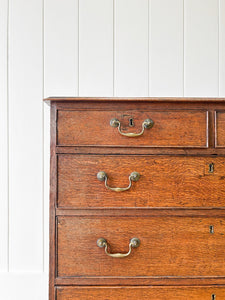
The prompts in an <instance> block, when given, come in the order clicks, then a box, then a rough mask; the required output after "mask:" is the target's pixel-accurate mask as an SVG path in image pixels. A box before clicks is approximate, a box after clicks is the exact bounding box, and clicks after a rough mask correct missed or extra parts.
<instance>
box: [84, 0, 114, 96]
mask: <svg viewBox="0 0 225 300" xmlns="http://www.w3.org/2000/svg"><path fill="white" fill-rule="evenodd" d="M79 12H80V13H79V83H80V88H79V91H80V96H113V0H95V1H93V0H81V1H80V4H79Z"/></svg>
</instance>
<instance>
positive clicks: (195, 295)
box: [57, 286, 225, 300]
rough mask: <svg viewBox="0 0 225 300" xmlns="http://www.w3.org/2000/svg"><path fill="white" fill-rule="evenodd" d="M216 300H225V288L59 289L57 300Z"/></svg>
mask: <svg viewBox="0 0 225 300" xmlns="http://www.w3.org/2000/svg"><path fill="white" fill-rule="evenodd" d="M212 295H215V296H216V298H215V299H216V300H223V299H224V298H225V287H212V286H211V287H182V286H181V287H124V286H123V287H110V288H109V287H107V288H106V287H85V288H82V287H78V288H74V287H68V288H66V287H64V288H62V287H58V288H57V300H86V299H89V300H96V299H101V300H132V299H135V300H136V299H143V300H149V299H151V300H165V299H173V300H187V299H192V300H212Z"/></svg>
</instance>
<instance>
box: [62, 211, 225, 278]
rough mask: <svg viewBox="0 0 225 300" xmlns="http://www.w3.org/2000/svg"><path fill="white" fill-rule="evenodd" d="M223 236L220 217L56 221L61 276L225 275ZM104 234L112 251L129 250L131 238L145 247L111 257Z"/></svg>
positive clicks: (223, 220)
mask: <svg viewBox="0 0 225 300" xmlns="http://www.w3.org/2000/svg"><path fill="white" fill-rule="evenodd" d="M224 237H225V218H221V217H220V218H219V217H218V218H216V217H210V218H207V217H183V218H181V217H168V216H165V217H125V216H121V217H103V216H102V217H94V216H89V217H87V216H83V217H75V216H66V217H65V216H62V217H58V219H57V276H58V277H61V278H70V279H71V278H72V277H76V278H78V277H87V278H96V277H101V278H102V279H104V278H107V277H108V278H135V277H136V278H139V277H142V278H143V279H144V278H150V277H153V276H154V277H168V276H170V277H173V276H178V277H179V276H182V277H188V278H190V277H192V278H195V277H207V278H208V277H209V276H214V277H216V276H224V275H225V264H224V257H225V238H224ZM99 238H104V239H106V241H107V244H108V252H109V253H113V254H115V253H122V254H124V253H127V252H128V246H129V243H130V240H131V239H132V238H138V239H139V240H140V245H139V247H137V248H133V247H131V253H130V255H128V256H127V257H123V258H118V257H110V256H108V255H107V254H106V253H105V247H103V248H100V247H98V246H97V240H98V239H99ZM99 245H100V243H99ZM90 280H91V279H90Z"/></svg>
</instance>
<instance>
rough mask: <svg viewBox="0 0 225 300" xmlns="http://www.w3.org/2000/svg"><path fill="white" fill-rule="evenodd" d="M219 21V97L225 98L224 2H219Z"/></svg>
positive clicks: (223, 0) (221, 0) (224, 0)
mask: <svg viewBox="0 0 225 300" xmlns="http://www.w3.org/2000/svg"><path fill="white" fill-rule="evenodd" d="M219 21H220V23H219V33H220V34H219V39H220V41H219V42H220V48H219V96H220V97H225V0H220V16H219Z"/></svg>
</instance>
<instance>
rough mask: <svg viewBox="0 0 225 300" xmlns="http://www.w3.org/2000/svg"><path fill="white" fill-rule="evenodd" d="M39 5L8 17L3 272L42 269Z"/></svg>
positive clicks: (14, 9) (17, 4) (21, 6)
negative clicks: (6, 268) (6, 243)
mask: <svg viewBox="0 0 225 300" xmlns="http://www.w3.org/2000/svg"><path fill="white" fill-rule="evenodd" d="M42 9H43V8H42V1H40V0H20V1H16V0H11V1H10V14H9V20H10V22H9V187H10V190H9V217H10V218H9V263H10V265H9V268H10V271H42V270H43V203H42V196H43V184H42V174H43V165H42V159H43V155H42V151H43V149H42V121H43V120H42V97H43V90H42V81H43V76H42V75H43V68H42V63H43V61H42Z"/></svg>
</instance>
